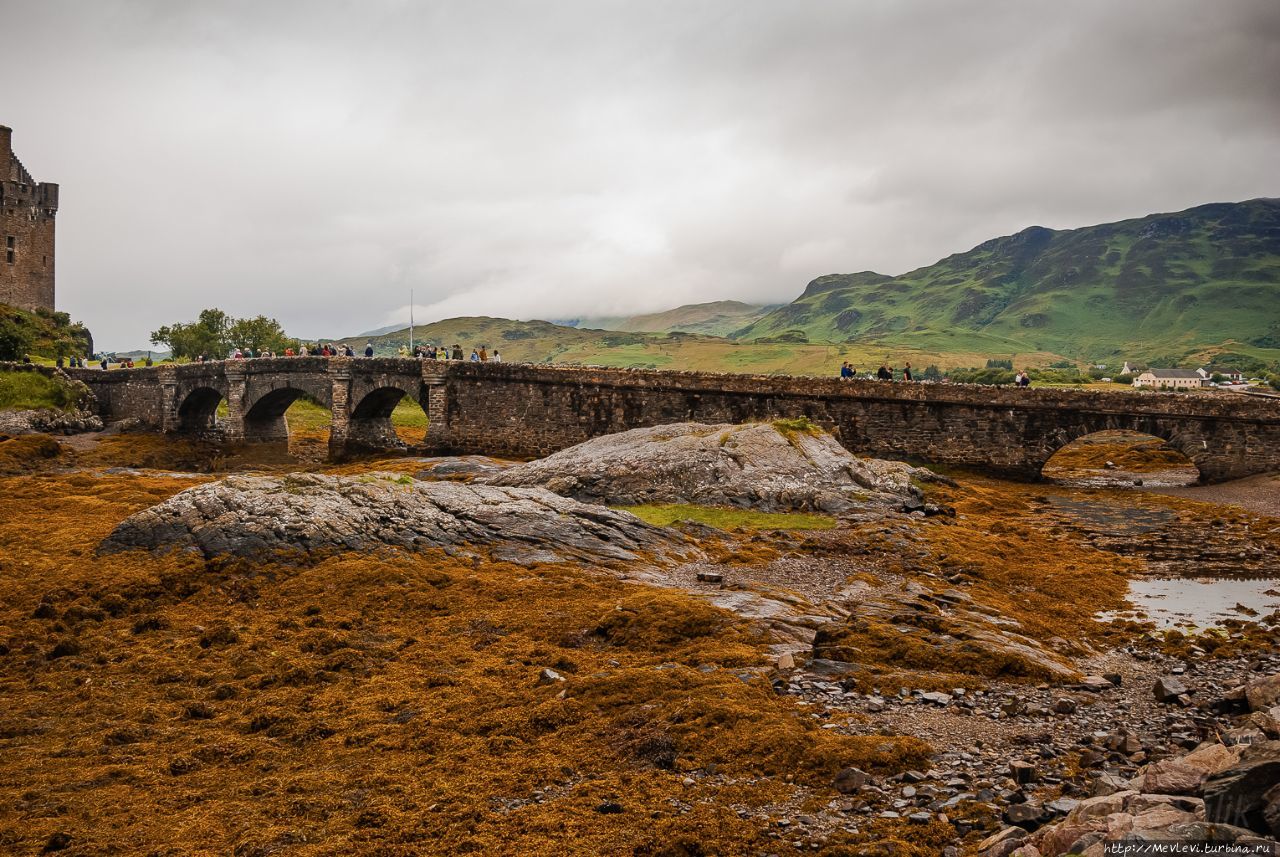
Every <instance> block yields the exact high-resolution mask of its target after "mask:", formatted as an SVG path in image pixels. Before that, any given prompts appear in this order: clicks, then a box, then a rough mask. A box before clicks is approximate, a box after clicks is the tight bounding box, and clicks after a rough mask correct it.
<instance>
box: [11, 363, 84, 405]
mask: <svg viewBox="0 0 1280 857" xmlns="http://www.w3.org/2000/svg"><path fill="white" fill-rule="evenodd" d="M78 398H79V397H78V394H77V391H76V388H74V387H72V386H71V385H69V384H65V383H63V382H62V381H59V380H57V379H55V378H46V377H45V376H44V375H41V374H39V373H36V372H0V410H7V409H15V410H29V409H34V408H53V409H55V410H59V411H66V410H72V409H74V408H75V405H76V402H77V401H78Z"/></svg>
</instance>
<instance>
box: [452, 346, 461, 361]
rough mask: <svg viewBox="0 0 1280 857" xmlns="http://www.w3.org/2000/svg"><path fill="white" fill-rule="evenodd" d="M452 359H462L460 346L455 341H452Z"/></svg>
mask: <svg viewBox="0 0 1280 857" xmlns="http://www.w3.org/2000/svg"><path fill="white" fill-rule="evenodd" d="M453 359H454V360H461V359H462V346H461V345H459V344H458V343H456V342H455V343H453Z"/></svg>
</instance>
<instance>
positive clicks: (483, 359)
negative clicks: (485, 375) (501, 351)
mask: <svg viewBox="0 0 1280 857" xmlns="http://www.w3.org/2000/svg"><path fill="white" fill-rule="evenodd" d="M480 362H481V363H488V362H489V352H488V351H486V350H485V348H484V346H483V345H481V346H480Z"/></svg>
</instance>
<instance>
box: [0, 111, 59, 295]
mask: <svg viewBox="0 0 1280 857" xmlns="http://www.w3.org/2000/svg"><path fill="white" fill-rule="evenodd" d="M12 134H13V132H12V131H11V130H10V129H9V128H6V127H4V126H0V303H2V304H8V305H9V306H16V307H18V308H20V309H25V310H28V311H34V310H36V309H49V310H51V309H53V304H54V253H53V250H54V218H55V215H56V213H57V209H58V186H57V185H56V184H50V183H47V182H36V181H34V180H33V179H32V178H31V175H30V173H28V172H27V170H26V167H24V166H23V165H22V162H21V161H19V160H18V158H17V156H16V155H14V153H13V148H12V143H11V140H12Z"/></svg>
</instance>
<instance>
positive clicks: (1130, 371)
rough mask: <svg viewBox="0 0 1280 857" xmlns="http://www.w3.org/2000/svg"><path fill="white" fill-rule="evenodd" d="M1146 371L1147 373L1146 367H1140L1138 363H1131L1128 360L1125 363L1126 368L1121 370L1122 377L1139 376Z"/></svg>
mask: <svg viewBox="0 0 1280 857" xmlns="http://www.w3.org/2000/svg"><path fill="white" fill-rule="evenodd" d="M1145 371H1146V367H1145V366H1139V365H1138V364H1137V363H1130V362H1129V361H1128V360H1126V361H1124V366H1123V367H1122V368H1121V369H1120V374H1121V375H1137V374H1139V373H1141V372H1145Z"/></svg>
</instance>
